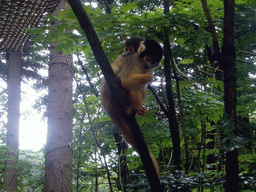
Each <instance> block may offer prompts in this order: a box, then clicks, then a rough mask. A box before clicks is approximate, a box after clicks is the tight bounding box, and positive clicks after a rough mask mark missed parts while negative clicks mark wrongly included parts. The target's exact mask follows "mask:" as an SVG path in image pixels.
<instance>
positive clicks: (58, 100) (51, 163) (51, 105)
mask: <svg viewBox="0 0 256 192" xmlns="http://www.w3.org/2000/svg"><path fill="white" fill-rule="evenodd" d="M67 7H68V4H67V3H66V1H61V2H60V3H59V5H58V6H57V8H56V10H55V11H54V13H53V15H55V16H56V15H57V13H58V11H59V10H60V9H67ZM54 45H55V44H54V43H53V44H52V45H51V49H50V63H49V97H48V98H49V99H48V132H47V142H46V156H45V183H44V191H46V192H48V191H51V192H58V191H72V148H71V147H72V146H71V143H72V139H73V134H72V117H73V103H72V95H73V93H72V81H73V76H72V73H71V71H72V62H73V61H72V56H71V55H66V56H63V55H62V53H58V54H55V51H54Z"/></svg>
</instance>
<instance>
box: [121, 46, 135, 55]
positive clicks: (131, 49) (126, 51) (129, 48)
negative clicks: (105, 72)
mask: <svg viewBox="0 0 256 192" xmlns="http://www.w3.org/2000/svg"><path fill="white" fill-rule="evenodd" d="M135 51H136V50H135V49H134V47H132V46H126V47H125V48H124V53H123V55H124V56H127V55H129V54H132V53H134V52H135Z"/></svg>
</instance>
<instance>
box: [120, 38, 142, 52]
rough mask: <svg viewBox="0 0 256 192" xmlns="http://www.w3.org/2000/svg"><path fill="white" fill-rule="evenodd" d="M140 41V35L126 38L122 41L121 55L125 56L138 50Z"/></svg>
mask: <svg viewBox="0 0 256 192" xmlns="http://www.w3.org/2000/svg"><path fill="white" fill-rule="evenodd" d="M141 42H142V39H141V38H140V37H131V38H130V39H128V40H126V41H125V43H124V53H123V54H122V55H124V56H127V55H129V54H132V53H135V52H136V51H137V50H138V48H139V46H140V44H141Z"/></svg>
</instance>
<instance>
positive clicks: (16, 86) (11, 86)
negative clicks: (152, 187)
mask: <svg viewBox="0 0 256 192" xmlns="http://www.w3.org/2000/svg"><path fill="white" fill-rule="evenodd" d="M7 55H9V75H8V83H7V87H8V88H7V89H8V115H7V119H8V121H7V134H6V135H7V136H6V145H7V146H9V147H10V148H11V149H12V150H13V152H9V153H7V154H6V155H7V158H13V159H12V160H6V170H5V173H4V183H3V185H4V188H5V189H4V191H17V180H18V170H17V160H18V157H19V153H18V149H19V119H20V85H21V70H22V69H21V61H22V59H21V53H18V52H17V53H14V52H10V53H9V54H7ZM7 59H8V58H7Z"/></svg>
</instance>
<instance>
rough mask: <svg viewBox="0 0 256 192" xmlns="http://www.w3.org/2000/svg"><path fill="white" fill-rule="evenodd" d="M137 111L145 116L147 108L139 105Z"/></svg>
mask: <svg viewBox="0 0 256 192" xmlns="http://www.w3.org/2000/svg"><path fill="white" fill-rule="evenodd" d="M136 111H137V114H138V115H139V116H143V115H145V114H146V113H147V110H146V109H145V108H144V107H143V106H141V107H137V109H136Z"/></svg>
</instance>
